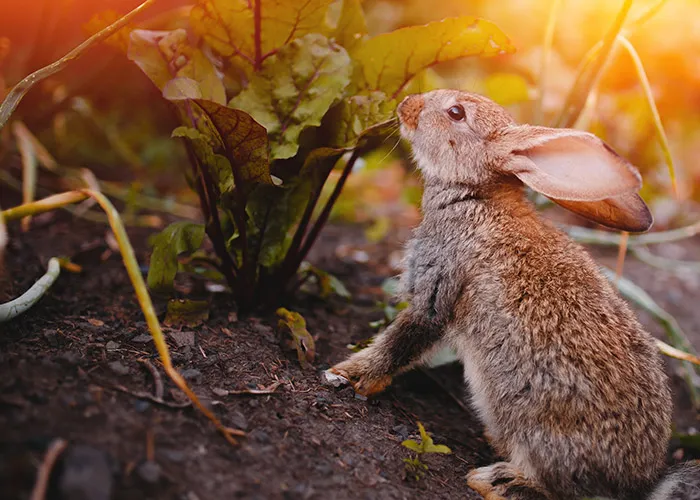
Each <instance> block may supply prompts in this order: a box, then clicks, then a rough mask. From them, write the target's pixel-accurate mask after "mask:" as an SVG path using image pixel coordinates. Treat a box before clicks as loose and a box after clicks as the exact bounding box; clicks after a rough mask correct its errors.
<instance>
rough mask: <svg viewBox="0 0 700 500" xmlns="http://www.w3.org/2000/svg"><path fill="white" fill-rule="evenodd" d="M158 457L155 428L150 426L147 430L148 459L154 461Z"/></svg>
mask: <svg viewBox="0 0 700 500" xmlns="http://www.w3.org/2000/svg"><path fill="white" fill-rule="evenodd" d="M155 458H156V442H155V436H154V435H153V428H152V427H149V429H148V430H147V431H146V460H148V461H149V462H153V461H154V460H155Z"/></svg>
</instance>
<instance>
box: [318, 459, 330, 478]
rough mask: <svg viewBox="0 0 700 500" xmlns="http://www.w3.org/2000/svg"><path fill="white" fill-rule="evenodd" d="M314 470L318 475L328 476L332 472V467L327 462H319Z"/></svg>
mask: <svg viewBox="0 0 700 500" xmlns="http://www.w3.org/2000/svg"><path fill="white" fill-rule="evenodd" d="M315 472H316V473H317V474H318V475H320V476H330V475H331V474H333V467H332V466H331V464H329V463H328V462H324V463H320V464H318V465H317V466H316V468H315Z"/></svg>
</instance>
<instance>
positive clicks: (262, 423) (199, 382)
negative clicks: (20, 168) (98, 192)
mask: <svg viewBox="0 0 700 500" xmlns="http://www.w3.org/2000/svg"><path fill="white" fill-rule="evenodd" d="M13 229H14V231H13V238H12V240H11V243H10V247H9V249H8V252H7V255H6V271H7V272H9V274H10V278H11V280H10V284H9V288H6V289H5V290H4V294H5V295H8V296H16V295H18V294H19V293H21V292H22V291H24V290H25V289H26V288H27V287H28V286H30V285H31V283H33V282H34V281H35V280H36V279H37V277H38V276H39V275H41V274H42V273H43V270H44V266H45V264H46V262H47V260H48V258H49V257H51V256H54V255H70V256H72V257H73V259H74V261H76V262H78V263H79V264H81V265H83V266H84V272H83V273H82V274H80V275H72V274H68V273H63V274H62V275H61V277H60V278H59V280H58V281H57V283H56V284H55V285H54V287H53V288H52V289H51V291H50V293H49V294H48V295H47V296H46V297H44V298H43V299H42V300H41V302H40V303H39V304H37V305H36V306H35V307H34V309H32V310H31V311H30V312H29V313H27V314H25V315H24V316H22V317H20V318H18V319H17V320H15V321H13V322H11V323H9V324H3V325H2V326H0V330H1V331H2V335H1V336H0V485H1V490H0V491H2V495H0V496H2V498H8V499H10V498H11V499H15V498H17V499H19V498H28V497H29V492H30V491H31V488H32V485H33V484H34V479H35V473H36V466H37V464H38V463H40V462H41V460H42V457H43V454H44V452H45V450H46V447H47V445H48V443H49V442H51V440H52V439H54V438H57V437H61V438H64V439H67V440H68V441H69V442H70V443H71V447H72V448H69V450H72V451H71V453H64V454H63V455H62V460H61V461H60V462H59V464H58V466H57V467H56V468H55V469H54V473H53V475H52V482H51V490H50V493H51V494H50V495H49V497H50V498H90V499H93V498H94V499H98V498H104V497H101V496H99V492H100V490H101V489H102V490H103V489H104V485H105V484H107V479H99V477H100V476H99V474H100V473H102V474H103V475H104V478H109V477H112V478H113V481H114V484H113V492H114V495H113V498H117V499H127V498H158V499H166V498H168V499H169V498H181V499H189V500H194V499H196V498H200V499H204V498H207V499H227V498H260V499H262V498H265V499H267V498H285V499H296V498H299V499H313V498H326V497H331V498H339V499H342V498H397V499H398V498H465V497H466V498H479V496H478V495H476V494H475V493H472V492H471V491H470V490H468V488H467V487H466V484H465V481H464V476H465V474H466V473H467V472H468V471H469V470H470V469H471V468H472V467H474V466H478V465H484V464H487V463H489V462H490V461H492V460H494V458H495V457H494V456H493V453H492V451H491V450H490V448H489V447H488V445H487V444H486V443H485V441H484V439H483V437H482V435H481V426H480V425H479V424H478V423H477V421H476V419H475V417H474V415H473V414H472V413H471V412H470V411H469V410H468V409H466V406H465V405H464V403H462V399H463V396H464V388H463V384H462V382H461V372H460V369H459V367H458V366H456V365H451V366H447V367H443V368H440V369H436V370H425V371H415V372H412V373H409V374H406V375H404V376H402V377H399V378H398V379H397V380H396V382H395V384H394V385H393V386H392V387H391V388H389V389H388V390H387V391H386V392H385V393H384V394H382V395H380V396H378V397H376V398H374V399H371V400H369V401H363V400H360V399H357V398H355V396H354V393H353V391H352V390H351V389H349V388H342V389H334V388H329V387H326V386H324V385H322V384H321V378H320V373H321V371H322V370H323V369H325V368H327V367H328V366H330V365H331V364H333V363H335V362H337V361H339V360H341V359H343V358H344V357H345V356H346V355H347V354H348V352H349V351H348V349H347V344H348V343H349V342H354V341H358V340H362V339H365V338H367V337H369V336H371V335H372V334H373V330H372V329H371V328H370V327H369V326H368V324H369V322H370V321H373V320H377V319H379V318H380V317H381V316H382V312H381V310H380V309H379V308H378V307H377V306H376V301H377V300H381V299H382V292H381V290H380V288H379V287H380V285H381V283H382V281H383V280H384V279H385V278H386V277H388V276H390V275H392V274H394V273H395V272H396V271H395V270H394V269H393V268H392V266H391V265H390V261H391V260H393V257H391V258H390V256H391V254H392V252H395V251H396V250H397V249H400V248H401V243H402V242H403V241H404V240H405V238H406V237H407V236H408V235H407V233H406V232H405V231H403V232H397V233H393V234H392V235H391V237H390V238H388V240H389V241H388V242H384V243H382V244H379V245H372V244H367V243H365V241H364V237H363V233H362V230H361V229H360V228H357V227H340V226H333V227H329V228H327V230H326V231H325V232H324V235H323V238H322V239H321V241H320V242H319V245H318V246H317V248H316V249H315V251H314V254H313V256H312V260H313V261H314V263H315V264H316V265H318V266H319V267H321V268H323V269H326V270H328V271H330V272H332V273H334V274H335V275H336V276H338V277H339V278H340V279H342V280H343V281H344V282H345V283H346V285H347V286H348V288H349V289H350V291H351V292H352V293H353V299H352V300H351V301H350V302H344V301H342V300H339V299H331V300H329V301H321V300H320V299H317V298H314V297H312V296H304V297H302V298H301V299H299V302H297V303H294V304H290V305H289V306H290V307H291V308H294V309H295V310H297V311H299V312H300V313H302V314H303V315H304V317H305V318H306V320H307V322H308V326H309V331H310V332H311V333H312V334H313V335H314V336H315V338H316V339H317V353H316V361H315V363H314V366H313V368H311V369H307V370H303V369H302V368H301V367H300V365H299V362H298V361H297V357H296V353H295V352H294V351H293V350H291V349H289V348H288V347H287V346H286V345H285V342H284V339H283V335H282V334H280V333H278V332H277V331H276V329H275V325H276V319H275V317H274V315H266V316H263V317H252V318H246V319H242V320H240V321H237V322H231V321H229V307H228V305H227V301H226V298H225V297H222V296H215V297H213V299H212V309H211V315H210V318H209V320H208V321H207V322H206V323H205V325H204V326H201V327H196V328H190V329H188V328H183V329H180V330H167V329H166V331H167V332H168V336H169V343H170V346H171V349H172V354H173V358H174V360H175V364H176V366H177V368H178V369H179V370H180V371H181V372H184V374H185V375H186V376H188V377H189V378H190V382H191V384H192V386H193V388H194V389H195V391H196V392H197V394H199V395H200V396H201V397H202V398H203V399H205V400H206V401H207V404H209V405H210V406H211V407H212V408H213V409H214V411H215V413H216V414H217V415H218V416H219V417H220V418H221V420H222V421H223V422H224V423H225V424H226V425H230V426H232V427H237V428H240V429H242V430H245V431H246V433H247V437H245V438H243V439H241V446H240V447H237V448H234V447H232V446H230V445H229V444H228V443H227V442H226V441H225V440H224V439H223V438H222V437H221V436H220V435H219V434H218V433H217V432H216V431H215V429H214V428H213V426H212V425H211V424H210V423H209V422H208V421H207V420H206V419H205V418H204V417H203V416H202V415H201V414H200V413H198V412H196V411H194V410H193V409H192V408H185V409H177V408H168V407H164V406H162V405H158V404H155V403H151V402H147V401H144V400H143V399H139V398H138V397H134V396H133V395H130V394H128V393H125V392H122V391H120V390H117V389H116V386H123V387H124V388H126V389H127V390H129V391H132V392H139V391H148V392H151V391H153V387H154V382H153V377H152V375H151V373H150V372H149V371H148V370H146V369H145V368H144V364H143V363H141V362H140V361H139V360H144V359H150V360H152V361H153V363H154V364H156V365H157V363H156V361H157V356H156V355H155V349H154V346H153V342H152V341H150V340H149V339H148V337H147V334H148V330H147V328H146V325H145V323H144V321H143V318H142V315H141V313H140V310H139V308H138V305H137V303H136V300H135V297H134V295H133V292H132V290H131V286H130V283H129V280H128V277H127V275H126V273H125V271H124V269H123V266H122V264H121V261H120V259H119V257H118V255H115V254H113V255H111V256H106V255H105V252H109V250H108V247H107V246H106V244H105V243H104V234H105V229H104V227H103V226H98V225H94V224H88V223H84V222H80V221H74V220H69V219H68V218H67V217H65V216H63V215H60V216H50V217H47V218H45V220H43V221H42V220H41V219H40V220H38V221H37V223H36V227H35V228H34V229H33V230H32V231H31V232H29V233H27V234H20V233H19V231H18V230H17V228H16V226H13ZM146 236H147V233H146V232H144V231H133V232H132V237H133V239H134V244H135V246H136V248H137V255H138V258H139V261H140V262H147V247H146V244H145V241H146ZM699 246H700V245H699V244H698V242H697V241H696V242H695V246H694V247H687V246H686V248H685V250H686V251H689V250H693V249H694V250H695V254H696V255H697V254H698V253H700V252H697V249H698V247H699ZM339 249H340V250H339ZM343 249H352V250H358V249H359V250H362V251H364V252H366V256H367V257H368V259H367V261H366V262H364V263H361V262H357V261H356V260H353V259H352V252H347V251H345V252H344V251H342V250H343ZM595 253H596V255H597V256H598V257H600V259H601V260H602V261H604V262H605V263H606V264H608V265H611V264H612V263H614V259H615V255H614V253H613V252H610V251H605V252H603V251H600V250H598V251H596V252H595ZM105 257H107V258H105ZM360 260H365V259H360ZM625 269H626V275H627V276H628V277H630V278H633V279H635V280H636V281H637V282H638V283H639V284H640V285H642V286H644V287H646V289H647V290H648V291H649V293H650V294H651V295H652V296H653V297H654V298H655V299H656V300H658V301H659V303H660V304H661V305H662V306H663V307H666V308H667V309H668V310H669V311H670V312H671V313H673V314H675V315H676V317H677V318H678V320H679V322H680V324H681V326H682V327H684V328H685V330H686V331H687V332H688V333H689V334H691V333H692V332H695V335H694V336H693V338H692V340H693V341H694V343H695V345H696V346H697V347H700V310H698V307H697V305H698V297H699V296H700V293H699V292H698V288H699V286H698V280H697V279H695V280H694V281H693V279H691V278H687V277H685V278H683V279H681V278H678V277H675V276H674V275H672V274H671V273H668V272H664V271H660V270H657V269H653V268H650V267H648V266H646V265H644V264H641V263H638V262H634V261H629V262H628V263H627V265H626V268H625ZM2 292H3V290H2V289H0V293H2ZM6 298H7V297H0V300H2V299H6ZM163 306H164V303H163V301H162V300H161V301H159V302H158V307H159V308H160V309H161V310H163ZM161 318H162V316H161ZM641 318H642V320H643V321H644V323H645V325H646V326H647V327H649V328H650V330H651V331H653V332H654V333H655V334H659V335H661V332H660V330H659V328H658V327H657V326H656V325H655V324H654V323H653V321H652V320H651V319H650V318H649V317H648V316H646V315H644V314H642V315H641ZM183 332H184V333H183ZM187 332H192V333H193V336H192V335H190V334H188V333H187ZM668 366H669V371H670V372H675V369H676V367H677V364H676V363H675V362H669V364H668ZM164 378H165V377H164ZM673 380H674V388H675V389H676V393H677V394H676V408H677V419H676V420H677V423H678V426H679V429H680V430H686V429H688V428H689V427H691V426H693V425H696V416H695V414H694V412H692V411H690V410H689V404H688V396H687V394H686V393H685V392H684V390H683V386H682V383H679V382H678V377H677V376H676V375H674V379H673ZM164 381H165V386H166V396H165V399H166V400H168V401H171V402H172V401H178V400H179V399H177V398H178V396H179V394H177V393H175V394H173V393H171V392H170V391H171V390H172V388H173V387H174V386H173V385H172V383H170V382H169V381H168V380H164ZM278 382H279V383H280V385H279V386H278V388H277V389H276V391H275V393H274V394H272V395H227V396H217V395H216V392H214V391H213V390H214V389H227V390H240V389H245V388H249V387H256V388H257V387H269V386H270V385H271V384H274V383H278ZM417 421H420V422H422V423H423V424H425V427H426V429H427V430H428V431H429V432H431V433H432V434H433V437H434V439H435V441H436V442H437V443H442V444H446V445H448V446H449V447H450V448H451V449H452V450H453V454H452V455H446V456H434V457H433V456H431V457H428V458H427V459H426V463H427V464H428V465H429V470H428V472H427V474H426V476H425V477H424V478H422V479H420V480H419V481H416V480H415V479H414V478H412V477H407V474H406V473H405V465H404V462H403V459H404V458H407V457H409V456H410V454H409V452H408V451H407V450H406V449H405V448H404V447H402V446H401V444H400V443H401V441H402V440H403V439H406V438H408V437H411V436H413V437H415V434H416V433H417V427H416V422H417ZM149 443H151V444H152V446H151V444H149ZM80 444H82V445H86V446H83V447H82V448H80V447H78V445H80ZM670 451H671V452H673V451H674V450H670ZM675 451H676V457H678V456H679V453H678V450H675ZM81 452H82V453H83V455H82V456H83V459H82V461H81V458H80V453H81ZM150 454H152V457H151V458H153V461H154V462H155V463H156V464H157V467H156V468H154V467H152V465H153V464H152V463H148V464H146V465H144V461H145V460H146V459H147V458H149V455H150ZM688 455H689V453H688V451H685V457H686V458H687V457H688ZM85 457H88V458H85ZM90 457H92V458H90ZM95 457H96V458H95ZM100 458H104V459H105V460H106V461H105V462H104V464H102V463H101V462H100V460H99V459H100ZM71 474H72V475H71ZM81 474H82V476H81ZM68 476H70V477H71V478H74V481H73V484H77V485H78V486H77V487H76V488H78V489H80V488H88V487H90V488H94V490H93V491H92V493H90V494H89V495H88V496H83V497H80V496H77V494H76V493H74V494H73V495H72V496H71V495H68V494H67V493H66V492H67V491H68V489H69V488H68V486H66V484H67V482H68V480H67V479H66V477H68ZM81 477H82V479H80V478H81ZM75 478H78V479H75ZM81 481H82V482H81ZM74 490H75V488H74ZM59 492H63V496H61V494H60V493H59Z"/></svg>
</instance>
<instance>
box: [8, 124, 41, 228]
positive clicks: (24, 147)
mask: <svg viewBox="0 0 700 500" xmlns="http://www.w3.org/2000/svg"><path fill="white" fill-rule="evenodd" d="M12 132H13V133H14V134H15V137H16V138H17V148H18V149H19V152H20V155H21V157H22V203H31V202H32V201H34V199H35V198H36V171H37V168H36V165H37V158H36V151H35V150H34V146H33V144H32V142H31V141H30V140H29V138H28V137H27V135H26V134H23V133H22V132H23V130H22V126H21V125H18V124H16V123H13V125H12ZM31 220H32V218H31V216H27V217H24V218H23V219H22V221H21V225H22V231H25V232H26V231H29V225H30V224H31Z"/></svg>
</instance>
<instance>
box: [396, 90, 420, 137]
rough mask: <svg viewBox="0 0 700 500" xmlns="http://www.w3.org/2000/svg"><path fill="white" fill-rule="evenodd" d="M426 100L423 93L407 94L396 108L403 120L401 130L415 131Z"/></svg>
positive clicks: (400, 118) (400, 119)
mask: <svg viewBox="0 0 700 500" xmlns="http://www.w3.org/2000/svg"><path fill="white" fill-rule="evenodd" d="M424 104H425V101H424V99H423V96H422V95H419V94H412V95H409V96H406V97H405V98H404V100H403V101H401V104H399V105H398V107H397V108H396V111H397V114H398V115H399V121H400V122H401V131H402V132H403V131H404V130H406V131H407V132H408V131H410V132H414V131H415V130H416V128H418V117H419V116H420V113H421V111H422V110H423V105H424Z"/></svg>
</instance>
